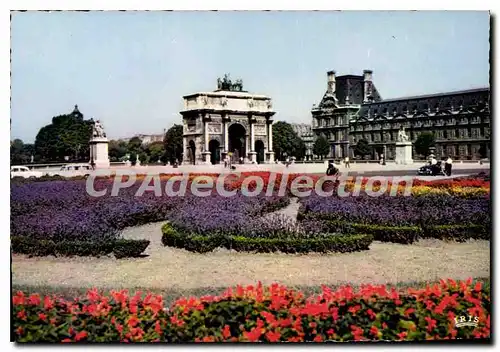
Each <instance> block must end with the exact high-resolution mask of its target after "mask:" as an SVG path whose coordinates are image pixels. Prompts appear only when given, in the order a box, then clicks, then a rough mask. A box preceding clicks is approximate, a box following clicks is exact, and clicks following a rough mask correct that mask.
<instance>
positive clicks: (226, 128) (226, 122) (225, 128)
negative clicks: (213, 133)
mask: <svg viewBox="0 0 500 352" xmlns="http://www.w3.org/2000/svg"><path fill="white" fill-rule="evenodd" d="M222 124H223V126H222V128H223V132H224V146H223V149H222V153H221V154H222V155H221V157H222V160H224V159H225V158H226V156H227V154H228V153H229V116H228V115H227V113H223V114H222Z"/></svg>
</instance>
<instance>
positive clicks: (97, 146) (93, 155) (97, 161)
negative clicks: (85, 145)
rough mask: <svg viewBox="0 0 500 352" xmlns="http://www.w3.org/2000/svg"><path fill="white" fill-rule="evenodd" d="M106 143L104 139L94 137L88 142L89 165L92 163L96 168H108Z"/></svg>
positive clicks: (106, 140)
mask: <svg viewBox="0 0 500 352" xmlns="http://www.w3.org/2000/svg"><path fill="white" fill-rule="evenodd" d="M108 143H109V141H108V139H107V138H106V137H94V138H92V139H91V140H90V141H89V146H90V160H89V163H90V164H92V163H93V164H94V165H95V167H96V168H109V155H108Z"/></svg>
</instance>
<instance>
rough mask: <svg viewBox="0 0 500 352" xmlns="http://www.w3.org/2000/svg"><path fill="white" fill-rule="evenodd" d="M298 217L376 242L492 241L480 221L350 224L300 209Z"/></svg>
mask: <svg viewBox="0 0 500 352" xmlns="http://www.w3.org/2000/svg"><path fill="white" fill-rule="evenodd" d="M297 219H298V220H300V221H302V220H310V219H314V220H319V221H321V222H322V223H323V224H324V225H325V228H326V229H327V230H328V231H331V232H342V233H350V234H356V233H360V234H369V235H372V236H373V239H374V240H375V241H381V242H392V243H401V244H412V243H413V242H415V241H416V240H418V239H420V238H436V239H440V240H455V241H457V242H464V241H467V240H468V239H483V240H490V238H491V230H490V228H489V227H488V226H487V225H477V224H457V225H455V224H449V225H426V224H421V225H413V226H390V225H378V224H360V223H350V222H345V221H339V220H329V218H328V217H327V216H322V215H318V216H311V215H310V213H304V212H300V213H299V214H298V216H297Z"/></svg>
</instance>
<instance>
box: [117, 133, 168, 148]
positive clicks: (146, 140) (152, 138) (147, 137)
mask: <svg viewBox="0 0 500 352" xmlns="http://www.w3.org/2000/svg"><path fill="white" fill-rule="evenodd" d="M163 131H164V132H163V134H136V135H135V136H133V137H127V138H120V139H119V140H120V141H124V142H127V143H128V142H129V141H130V140H131V139H132V138H135V137H137V138H139V139H140V140H141V141H142V145H148V144H151V143H154V142H163V137H165V133H166V129H164V130H163Z"/></svg>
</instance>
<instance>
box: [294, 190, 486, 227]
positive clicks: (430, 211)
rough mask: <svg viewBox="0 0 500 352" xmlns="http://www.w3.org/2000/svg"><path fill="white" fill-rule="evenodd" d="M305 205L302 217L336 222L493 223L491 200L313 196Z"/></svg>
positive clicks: (437, 196) (437, 197)
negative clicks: (304, 215)
mask: <svg viewBox="0 0 500 352" xmlns="http://www.w3.org/2000/svg"><path fill="white" fill-rule="evenodd" d="M301 202H302V205H301V213H303V214H306V215H307V217H310V218H311V217H312V218H327V219H329V220H335V221H345V222H354V223H363V224H383V225H394V226H398V225H400V226H404V225H419V224H428V225H448V224H450V225H451V224H490V223H491V209H490V200H489V198H488V197H481V198H479V197H478V198H474V199H464V198H460V197H452V196H444V195H428V196H421V197H390V196H380V197H369V196H359V197H328V198H325V197H320V196H314V195H313V196H311V197H309V198H304V199H302V200H301Z"/></svg>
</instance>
